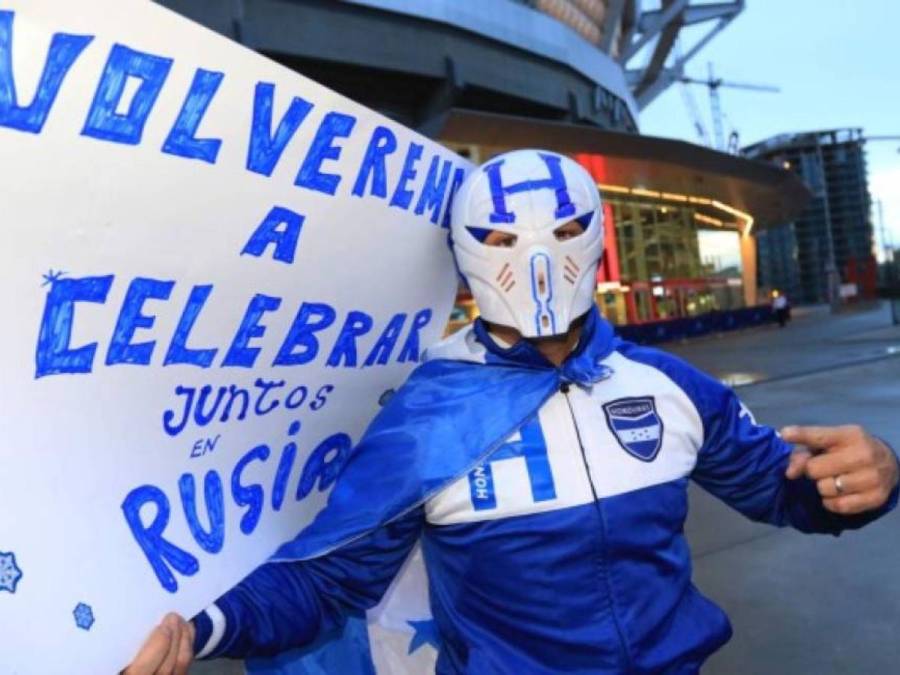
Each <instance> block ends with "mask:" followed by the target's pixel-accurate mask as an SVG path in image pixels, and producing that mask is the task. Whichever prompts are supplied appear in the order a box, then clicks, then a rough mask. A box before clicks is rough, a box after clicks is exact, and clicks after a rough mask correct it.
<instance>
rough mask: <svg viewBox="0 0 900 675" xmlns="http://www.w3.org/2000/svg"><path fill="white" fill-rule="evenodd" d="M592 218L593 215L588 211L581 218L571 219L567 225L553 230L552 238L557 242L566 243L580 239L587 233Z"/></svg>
mask: <svg viewBox="0 0 900 675" xmlns="http://www.w3.org/2000/svg"><path fill="white" fill-rule="evenodd" d="M593 217H594V213H593V212H592V211H589V212H588V213H585V214H584V215H582V216H578V217H577V218H573V219H572V220H570V221H569V222H568V223H565V224H564V225H560V226H559V227H557V228H556V229H555V230H553V236H554V237H556V239H557V241H568V240H570V239H575V238H576V237H580V236H581V235H582V234H584V233H585V232H586V231H587V229H588V227H589V226H590V224H591V220H592V219H593Z"/></svg>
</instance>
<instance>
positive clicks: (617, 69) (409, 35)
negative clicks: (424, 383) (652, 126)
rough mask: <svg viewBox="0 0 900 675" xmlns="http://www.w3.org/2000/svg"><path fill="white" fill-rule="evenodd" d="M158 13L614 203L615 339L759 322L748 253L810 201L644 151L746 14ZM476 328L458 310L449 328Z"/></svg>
mask: <svg viewBox="0 0 900 675" xmlns="http://www.w3.org/2000/svg"><path fill="white" fill-rule="evenodd" d="M160 1H161V4H163V5H166V6H168V7H170V8H172V9H174V10H175V11H178V12H180V13H182V14H184V15H185V16H187V17H189V18H192V19H194V20H196V21H199V22H200V23H203V24H205V25H206V26H208V27H210V28H212V29H213V30H216V31H218V32H219V33H222V34H224V35H226V36H227V37H229V38H232V39H234V40H236V41H238V42H241V43H243V44H244V45H246V46H248V47H250V48H252V49H255V50H257V51H258V52H260V53H263V54H265V55H267V56H269V57H271V58H273V59H275V60H276V61H279V62H281V63H283V64H285V65H287V66H288V67H290V68H292V69H294V70H296V71H298V72H300V73H302V74H304V75H306V76H308V77H310V78H312V79H314V80H316V81H318V82H320V83H322V84H324V85H326V86H328V87H330V88H332V89H334V90H336V91H338V92H340V93H342V94H344V95H346V96H348V97H350V98H353V99H355V100H357V101H359V102H361V103H363V104H365V105H367V106H369V107H371V108H374V109H376V110H378V111H380V112H382V113H384V114H386V115H387V116H389V117H391V118H393V119H396V120H397V121H399V122H402V123H403V124H406V125H407V126H410V127H412V128H415V129H417V130H419V131H420V132H422V133H424V134H426V135H428V136H430V137H432V138H435V139H437V140H439V141H441V142H443V143H444V144H446V145H447V146H449V147H451V148H453V149H455V150H456V151H457V152H459V153H460V154H462V155H464V156H466V157H469V158H470V159H472V160H473V161H475V162H482V161H485V160H487V159H489V158H490V157H492V156H493V155H495V154H498V153H500V152H504V151H506V150H511V149H514V148H522V147H542V148H548V149H551V150H556V151H558V152H562V153H566V154H569V155H571V156H573V157H575V158H576V159H577V160H578V161H579V162H581V163H582V164H583V165H584V166H585V167H587V168H588V170H589V171H590V172H591V173H592V175H593V176H594V177H595V179H596V180H597V183H598V185H599V187H600V190H601V194H602V196H603V197H604V200H605V202H606V217H607V241H606V250H607V254H606V256H605V260H604V263H603V266H602V269H601V272H600V275H599V277H598V302H599V304H600V306H601V308H602V310H603V311H604V313H605V314H606V315H607V316H608V317H609V318H610V319H611V320H612V321H614V322H615V323H618V324H652V323H653V322H659V321H668V322H670V323H671V320H673V319H681V320H682V321H689V320H690V318H691V317H699V316H708V315H709V312H712V311H713V310H719V312H718V315H719V316H721V315H723V314H724V313H727V312H736V313H738V314H733V315H732V319H730V320H729V321H730V323H729V324H728V325H729V326H731V325H738V324H739V323H741V322H742V321H743V320H744V319H743V318H742V317H743V316H744V315H740V314H739V313H740V312H744V314H746V310H745V308H748V307H753V306H754V305H756V304H757V297H756V288H757V280H756V260H757V257H756V239H755V238H754V235H755V234H757V233H759V232H760V231H761V230H762V229H763V228H765V227H767V226H768V225H770V224H773V223H775V224H777V223H783V222H787V221H790V220H792V219H793V218H794V217H795V216H796V215H797V214H798V213H799V211H800V209H801V208H802V206H803V204H804V203H805V201H806V200H807V199H808V192H807V190H806V188H805V187H804V185H803V184H802V181H801V180H800V179H799V178H798V177H797V176H796V175H795V174H794V173H792V172H790V171H787V170H785V169H784V168H782V167H781V166H775V165H772V164H771V163H764V162H756V161H752V160H749V159H746V158H742V157H737V156H733V155H729V154H725V153H721V152H716V151H714V150H711V149H708V148H704V147H700V146H697V145H693V144H690V143H685V142H681V141H674V140H669V139H661V138H652V137H648V136H643V135H640V134H639V116H640V110H641V109H642V108H644V107H646V106H647V105H648V104H649V103H650V102H651V101H653V100H654V98H656V96H658V95H659V94H660V93H661V92H662V91H664V90H665V89H666V87H668V86H670V85H671V84H672V83H674V82H676V81H677V80H678V78H679V77H680V76H681V74H682V69H683V66H684V64H685V63H686V62H687V61H688V60H689V59H690V58H692V57H693V56H694V55H695V54H696V53H697V52H698V51H699V50H701V49H702V48H703V47H704V46H705V45H706V44H707V43H708V42H709V41H710V40H711V39H713V38H714V37H715V36H716V35H717V34H718V33H720V32H721V31H722V29H723V28H725V27H726V26H727V25H728V23H729V22H731V21H732V20H733V19H734V18H735V17H736V16H738V15H739V14H740V12H741V11H742V9H743V5H744V2H743V0H732V1H730V2H718V3H700V2H696V1H689V0H660V1H659V2H657V3H655V5H654V6H652V7H650V5H651V4H652V3H650V2H640V1H638V0H482V1H481V2H477V3H476V2H458V1H450V0H203V1H200V0H160ZM686 27H690V28H691V30H690V34H691V37H692V40H693V42H692V43H691V44H690V45H689V46H687V48H686V49H684V50H675V49H674V47H675V44H676V40H677V39H678V38H679V35H681V34H682V31H683V29H685V28H686ZM471 316H472V307H471V304H470V303H467V302H466V298H465V296H464V294H463V295H462V296H461V302H460V305H459V307H458V309H457V315H456V318H457V319H459V320H462V321H465V320H468V319H470V318H471ZM735 317H737V318H735ZM671 325H674V324H671ZM690 325H692V326H699V325H700V324H699V323H697V322H693V323H691V324H690ZM698 330H699V329H698Z"/></svg>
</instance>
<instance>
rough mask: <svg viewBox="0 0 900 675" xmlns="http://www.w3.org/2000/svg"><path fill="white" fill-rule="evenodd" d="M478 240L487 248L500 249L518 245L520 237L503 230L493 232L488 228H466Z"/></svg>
mask: <svg viewBox="0 0 900 675" xmlns="http://www.w3.org/2000/svg"><path fill="white" fill-rule="evenodd" d="M466 229H467V230H468V231H469V234H471V235H472V236H473V237H475V239H476V240H478V241H479V242H481V243H482V244H484V245H485V246H496V247H498V248H512V247H513V246H515V245H516V241H518V237H517V236H516V235H514V234H510V233H509V232H504V231H503V230H491V229H489V228H486V227H466Z"/></svg>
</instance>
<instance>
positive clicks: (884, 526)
mask: <svg viewBox="0 0 900 675" xmlns="http://www.w3.org/2000/svg"><path fill="white" fill-rule="evenodd" d="M666 349H668V350H669V351H672V352H674V353H676V354H678V355H679V356H682V357H684V358H686V359H688V360H689V361H691V362H692V363H694V364H695V365H697V366H699V367H701V368H703V369H704V370H706V371H708V372H710V373H712V374H714V375H716V376H717V377H719V378H721V379H725V380H729V381H731V382H733V383H735V384H738V385H740V384H744V385H745V386H740V387H739V389H738V391H739V393H740V395H741V397H742V398H743V400H744V401H745V403H747V405H748V406H749V407H750V408H751V409H752V410H753V411H754V413H755V415H756V418H757V419H758V420H759V421H760V422H762V423H766V424H770V425H774V426H783V425H785V424H839V423H844V422H856V423H860V424H863V425H864V426H866V427H867V428H869V429H870V430H871V431H872V432H873V433H875V434H878V435H880V436H882V437H884V438H886V439H888V440H891V441H892V442H893V443H894V444H895V446H897V447H900V327H892V326H891V325H890V314H889V312H888V310H887V307H886V306H885V305H882V306H877V307H874V308H869V309H868V310H865V311H856V312H849V313H845V314H840V315H837V316H832V315H831V314H830V313H829V312H828V310H827V308H812V309H801V310H798V311H796V312H795V320H794V321H793V322H792V323H791V324H789V326H788V327H787V328H785V329H783V330H780V329H778V328H777V326H771V327H763V328H757V329H752V330H748V331H744V332H742V333H734V334H729V335H725V336H718V337H707V338H701V339H697V340H692V341H688V342H682V343H679V344H674V345H667V346H666ZM895 356H896V358H895ZM749 382H756V383H755V384H747V383H749ZM686 531H687V534H688V538H689V540H690V542H691V546H692V549H693V552H694V569H695V573H694V579H695V582H696V583H697V585H698V586H699V587H700V588H701V589H702V590H703V591H704V592H705V593H706V594H707V595H709V596H710V597H711V598H712V599H713V600H715V601H716V602H717V603H718V604H719V605H721V606H722V607H723V608H724V609H725V610H726V611H727V612H728V614H729V616H730V617H731V619H732V623H733V625H734V629H735V637H734V638H733V639H732V641H731V642H730V643H729V644H728V645H727V646H726V647H725V648H724V649H723V650H722V651H720V652H719V653H718V654H717V655H715V656H714V657H713V658H712V659H711V660H710V662H709V663H708V665H707V667H706V668H705V669H704V674H705V675H744V674H747V675H750V674H752V675H760V674H766V675H782V674H783V675H806V674H807V673H809V674H813V673H815V674H816V675H831V674H834V675H838V674H840V675H867V674H869V673H872V674H877V675H884V674H885V673H895V672H898V670H900V666H898V664H900V639H898V635H900V513H894V514H892V515H890V516H888V517H887V518H885V519H883V520H882V521H880V522H878V523H875V524H874V525H872V526H870V527H869V528H867V529H866V530H864V531H861V532H853V533H849V534H845V535H842V536H841V537H839V538H833V537H824V536H805V535H801V534H798V533H795V532H792V531H787V530H777V529H775V528H771V527H768V526H764V525H757V524H754V523H750V522H749V521H747V520H746V519H744V518H743V517H742V516H740V515H738V514H736V513H734V512H733V511H731V510H729V509H728V508H727V507H725V506H723V505H722V504H720V503H719V502H717V501H716V500H715V499H713V498H711V497H710V496H709V495H707V494H706V493H704V492H702V491H701V490H693V491H692V493H691V515H690V518H689V521H688V524H687V527H686ZM239 672H241V669H240V668H239V666H238V665H237V664H234V663H229V664H226V663H225V662H218V663H210V664H205V665H204V666H201V667H197V668H195V669H193V670H192V673H194V674H195V675H212V674H214V673H215V674H218V673H228V674H229V675H230V674H232V673H239Z"/></svg>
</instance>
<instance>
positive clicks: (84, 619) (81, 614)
mask: <svg viewBox="0 0 900 675" xmlns="http://www.w3.org/2000/svg"><path fill="white" fill-rule="evenodd" d="M72 614H73V615H74V616H75V625H76V626H78V627H79V628H81V629H82V630H90V629H91V626H93V625H94V612H93V610H92V609H91V606H90V605H86V604H84V603H83V602H79V603H78V604H77V605H75V609H73V610H72Z"/></svg>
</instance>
